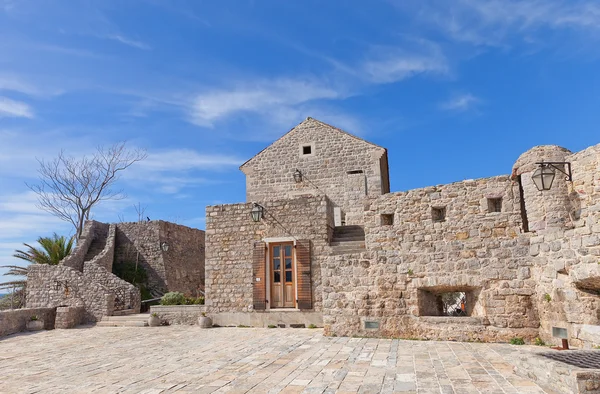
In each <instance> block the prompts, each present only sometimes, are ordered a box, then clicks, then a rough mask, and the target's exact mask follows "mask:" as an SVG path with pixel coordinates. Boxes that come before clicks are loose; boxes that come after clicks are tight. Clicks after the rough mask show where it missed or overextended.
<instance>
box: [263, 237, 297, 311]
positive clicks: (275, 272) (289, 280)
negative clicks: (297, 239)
mask: <svg viewBox="0 0 600 394" xmlns="http://www.w3.org/2000/svg"><path fill="white" fill-rule="evenodd" d="M269 250H270V265H271V267H270V268H271V269H270V271H271V308H295V307H296V278H295V276H296V267H295V262H294V244H293V243H292V242H285V243H277V244H271V245H270V246H269Z"/></svg>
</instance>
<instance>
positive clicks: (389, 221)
mask: <svg viewBox="0 0 600 394" xmlns="http://www.w3.org/2000/svg"><path fill="white" fill-rule="evenodd" d="M393 224H394V214H393V213H389V214H385V213H384V214H383V215H381V225H382V226H392V225H393Z"/></svg>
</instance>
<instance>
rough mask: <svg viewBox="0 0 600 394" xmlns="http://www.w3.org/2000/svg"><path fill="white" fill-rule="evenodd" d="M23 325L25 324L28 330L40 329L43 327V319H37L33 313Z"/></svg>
mask: <svg viewBox="0 0 600 394" xmlns="http://www.w3.org/2000/svg"><path fill="white" fill-rule="evenodd" d="M25 325H26V326H27V330H28V331H40V330H43V329H44V321H43V320H40V319H38V317H37V316H35V315H33V316H31V318H30V319H29V321H28V322H27V323H26V324H25Z"/></svg>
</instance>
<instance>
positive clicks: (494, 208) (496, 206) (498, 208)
mask: <svg viewBox="0 0 600 394" xmlns="http://www.w3.org/2000/svg"><path fill="white" fill-rule="evenodd" d="M487 202H488V212H502V198H501V197H497V198H488V199H487Z"/></svg>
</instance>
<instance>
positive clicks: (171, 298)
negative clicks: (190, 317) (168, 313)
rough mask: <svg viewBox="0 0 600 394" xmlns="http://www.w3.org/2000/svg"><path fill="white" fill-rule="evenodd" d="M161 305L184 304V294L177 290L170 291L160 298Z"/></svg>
mask: <svg viewBox="0 0 600 394" xmlns="http://www.w3.org/2000/svg"><path fill="white" fill-rule="evenodd" d="M160 304H161V305H185V296H184V295H183V294H181V293H180V292H178V291H172V292H169V293H167V294H165V295H164V296H162V298H161V299H160Z"/></svg>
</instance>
